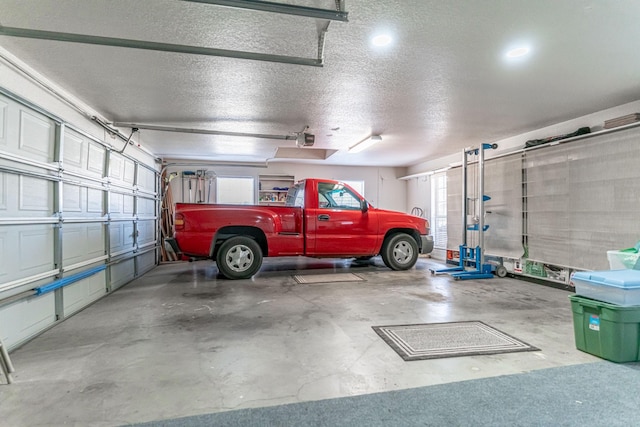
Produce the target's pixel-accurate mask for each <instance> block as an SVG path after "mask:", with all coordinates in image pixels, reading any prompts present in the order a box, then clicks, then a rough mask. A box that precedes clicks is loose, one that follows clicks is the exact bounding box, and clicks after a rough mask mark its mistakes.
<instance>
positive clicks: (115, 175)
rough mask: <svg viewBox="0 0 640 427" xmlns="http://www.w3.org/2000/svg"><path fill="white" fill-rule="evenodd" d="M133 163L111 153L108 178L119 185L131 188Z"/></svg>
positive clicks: (133, 175) (133, 171) (133, 173)
mask: <svg viewBox="0 0 640 427" xmlns="http://www.w3.org/2000/svg"><path fill="white" fill-rule="evenodd" d="M135 171H136V166H135V163H134V162H133V161H131V160H129V159H128V158H126V157H124V156H122V155H120V154H118V153H114V152H111V155H110V157H109V178H110V179H111V180H112V181H114V182H115V183H118V184H120V185H124V184H126V185H129V186H132V185H133V184H134V182H135Z"/></svg>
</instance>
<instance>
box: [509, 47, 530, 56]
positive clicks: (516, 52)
mask: <svg viewBox="0 0 640 427" xmlns="http://www.w3.org/2000/svg"><path fill="white" fill-rule="evenodd" d="M530 51H531V49H530V48H529V47H528V46H521V47H517V48H515V49H511V50H509V51H508V52H507V58H520V57H522V56H525V55H527V54H528V53H529V52H530Z"/></svg>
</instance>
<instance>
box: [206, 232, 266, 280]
mask: <svg viewBox="0 0 640 427" xmlns="http://www.w3.org/2000/svg"><path fill="white" fill-rule="evenodd" d="M216 263H217V264H218V270H220V273H222V275H223V276H225V277H226V278H228V279H249V278H250V277H252V276H253V275H254V274H256V273H257V272H258V270H260V267H261V266H262V250H261V249H260V245H258V243H257V242H256V241H255V240H253V239H252V238H250V237H246V236H236V237H232V238H230V239H227V240H225V242H224V243H223V244H222V246H220V249H219V250H218V255H217V257H216Z"/></svg>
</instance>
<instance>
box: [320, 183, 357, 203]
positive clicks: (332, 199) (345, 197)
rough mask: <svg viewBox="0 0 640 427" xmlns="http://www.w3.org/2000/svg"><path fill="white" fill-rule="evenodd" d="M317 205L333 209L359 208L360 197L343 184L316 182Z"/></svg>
mask: <svg viewBox="0 0 640 427" xmlns="http://www.w3.org/2000/svg"><path fill="white" fill-rule="evenodd" d="M318 202H319V204H318V206H319V207H329V208H334V209H353V210H360V207H361V204H360V198H358V197H357V196H356V195H355V194H354V193H352V192H351V191H350V190H349V189H348V188H346V187H345V186H343V185H339V184H338V185H334V184H329V183H319V184H318Z"/></svg>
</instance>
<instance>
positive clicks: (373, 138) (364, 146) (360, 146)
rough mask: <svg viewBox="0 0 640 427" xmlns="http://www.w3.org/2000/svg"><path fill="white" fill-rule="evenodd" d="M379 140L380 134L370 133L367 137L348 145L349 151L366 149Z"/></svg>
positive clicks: (357, 151) (380, 138) (354, 151)
mask: <svg viewBox="0 0 640 427" xmlns="http://www.w3.org/2000/svg"><path fill="white" fill-rule="evenodd" d="M380 141H382V137H381V136H380V135H371V136H370V137H369V138H367V139H363V140H362V141H360V142H358V143H357V144H355V145H353V146H351V147H349V153H359V152H361V151H362V150H366V149H367V148H369V147H371V146H372V145H373V144H377V143H378V142H380Z"/></svg>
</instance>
